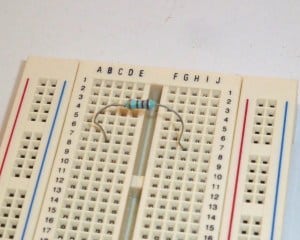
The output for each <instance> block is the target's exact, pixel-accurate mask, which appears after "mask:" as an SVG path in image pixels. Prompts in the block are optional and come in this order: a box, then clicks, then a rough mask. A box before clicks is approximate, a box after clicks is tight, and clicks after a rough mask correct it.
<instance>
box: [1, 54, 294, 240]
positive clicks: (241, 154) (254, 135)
mask: <svg viewBox="0 0 300 240" xmlns="http://www.w3.org/2000/svg"><path fill="white" fill-rule="evenodd" d="M296 90H297V82H296V81H292V80H284V81H283V80H280V79H272V78H259V77H243V76H238V75H223V74H212V73H203V72H200V73H199V72H191V71H179V70H174V69H160V68H144V67H138V66H130V65H122V64H116V65H115V64H107V63H99V62H88V61H71V60H60V59H47V58H38V57H31V58H29V59H28V60H27V62H26V65H25V69H24V72H23V75H22V77H21V79H20V83H19V87H18V90H17V92H16V94H15V101H14V104H13V106H12V109H11V113H10V117H9V118H8V122H7V125H6V127H5V131H4V134H3V139H2V142H1V149H0V186H1V187H0V239H22V240H23V239H38V240H47V239H48V240H50V239H68V240H88V239H91V240H98V239H103V240H110V239H115V240H116V239H152V240H171V239H176V240H193V239H195V240H196V239H197V240H198V239H199V240H217V239H220V240H234V239H238V240H266V239H270V240H275V239H278V240H279V239H281V234H282V223H283V217H284V204H285V194H286V189H287V176H288V167H289V160H290V152H291V147H292V142H293V135H294V133H293V132H294V124H295V116H296V114H295V113H296V97H297V96H296ZM129 99H141V100H142V99H153V100H155V101H156V102H158V103H160V104H164V105H166V106H168V107H169V108H171V109H174V110H175V111H177V112H178V114H179V115H180V116H181V117H182V119H183V121H184V133H183V136H182V139H181V143H182V146H183V147H180V146H179V145H178V142H177V138H178V132H179V130H180V128H181V125H180V122H179V121H178V118H177V117H176V115H175V114H173V113H172V112H170V111H167V109H165V108H158V109H155V110H151V111H149V110H143V109H139V110H131V109H126V108H123V107H112V108H109V109H107V110H106V111H105V112H104V113H102V114H100V115H99V118H97V121H98V122H99V124H101V125H102V126H103V128H104V129H105V131H106V133H107V135H108V138H109V141H108V142H106V141H105V139H104V135H103V133H102V132H101V131H99V130H98V129H97V128H96V127H95V126H94V124H93V117H94V116H95V114H96V112H97V111H98V110H99V109H101V108H102V107H104V106H107V105H109V104H112V103H120V104H123V103H125V102H126V101H127V100H129Z"/></svg>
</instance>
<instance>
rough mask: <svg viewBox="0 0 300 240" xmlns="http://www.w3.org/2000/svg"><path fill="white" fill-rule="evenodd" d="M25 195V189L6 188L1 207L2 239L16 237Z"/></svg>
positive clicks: (0, 233)
mask: <svg viewBox="0 0 300 240" xmlns="http://www.w3.org/2000/svg"><path fill="white" fill-rule="evenodd" d="M25 195H26V191H25V190H16V189H7V190H6V194H5V197H4V199H3V202H2V204H1V208H0V239H14V237H15V233H16V229H17V226H18V222H19V219H20V215H21V211H22V208H23V204H24V199H25Z"/></svg>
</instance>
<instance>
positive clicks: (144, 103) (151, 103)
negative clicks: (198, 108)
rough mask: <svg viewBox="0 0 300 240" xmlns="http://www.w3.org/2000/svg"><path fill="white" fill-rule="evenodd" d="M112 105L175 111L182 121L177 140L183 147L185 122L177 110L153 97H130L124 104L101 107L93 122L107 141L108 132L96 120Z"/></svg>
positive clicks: (132, 108)
mask: <svg viewBox="0 0 300 240" xmlns="http://www.w3.org/2000/svg"><path fill="white" fill-rule="evenodd" d="M110 107H124V108H127V109H131V110H134V109H146V110H153V109H155V108H157V107H163V108H165V109H167V110H168V111H170V112H173V113H175V115H176V116H177V117H178V119H179V121H180V122H181V131H180V133H179V136H178V138H177V142H178V145H179V146H180V147H181V148H182V149H183V146H182V144H181V142H180V141H181V138H182V134H183V131H184V122H183V120H182V117H181V116H180V115H179V113H178V112H176V111H175V110H173V109H171V108H169V107H168V106H166V105H163V104H160V103H157V102H156V101H155V100H153V99H147V100H139V99H130V100H128V101H127V102H125V103H124V104H116V103H113V104H109V105H107V106H105V107H103V108H102V109H100V110H99V111H98V112H97V113H96V114H95V116H94V119H93V123H94V124H95V126H96V127H98V129H100V130H101V132H103V135H104V139H105V141H106V142H108V137H107V135H106V132H105V130H104V128H103V127H102V126H101V125H100V124H99V123H98V122H97V121H96V120H97V117H98V116H99V115H100V114H101V113H103V112H104V111H105V110H106V109H107V108H110Z"/></svg>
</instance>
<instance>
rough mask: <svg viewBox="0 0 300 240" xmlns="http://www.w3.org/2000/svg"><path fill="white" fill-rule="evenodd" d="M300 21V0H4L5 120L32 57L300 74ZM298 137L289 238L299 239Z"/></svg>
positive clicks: (0, 19)
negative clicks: (23, 68)
mask: <svg viewBox="0 0 300 240" xmlns="http://www.w3.org/2000/svg"><path fill="white" fill-rule="evenodd" d="M299 26H300V1H299V0H286V1H279V0H264V1H261V0H252V1H250V0H249V1H244V0H237V1H233V0H223V1H222V0H220V1H216V0H204V1H201V0H193V1H192V0H182V1H179V0H172V1H171V0H168V1H154V0H135V1H96V0H93V1H92V0H90V1H79V0H67V1H59V0H52V1H50V0H48V1H38V0H36V1H33V0H27V1H16V0H10V1H8V0H6V1H5V0H0V33H1V34H0V126H2V123H3V120H4V116H5V114H6V111H7V106H8V104H9V101H10V96H11V94H12V91H13V86H14V84H15V82H16V79H17V74H18V71H19V68H20V66H21V63H22V61H23V60H25V59H26V58H27V56H29V55H38V56H54V57H62V58H75V59H95V60H101V61H110V62H121V63H133V64H140V65H152V66H161V67H176V68H182V69H194V70H199V71H213V72H224V73H238V74H243V75H259V76H276V77H284V78H293V79H298V80H300V29H299ZM299 102H300V101H299V100H298V103H299ZM298 109H300V107H298ZM298 122H299V121H298ZM296 136H297V137H296V142H295V146H296V148H295V150H294V157H293V159H292V163H291V172H290V179H289V189H288V199H287V210H286V217H285V225H284V236H283V239H284V240H292V239H293V240H294V239H299V235H298V234H297V233H298V232H299V229H300V174H299V173H300V161H299V159H297V156H300V150H298V149H299V147H300V129H299V124H298V128H297V135H296ZM297 148H298V149H297Z"/></svg>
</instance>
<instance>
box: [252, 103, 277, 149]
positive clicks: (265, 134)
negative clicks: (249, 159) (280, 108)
mask: <svg viewBox="0 0 300 240" xmlns="http://www.w3.org/2000/svg"><path fill="white" fill-rule="evenodd" d="M276 105H277V101H276V100H270V99H258V100H257V101H256V108H255V117H254V126H253V131H252V132H253V134H252V143H254V144H264V145H271V144H272V140H273V131H274V122H275V115H276Z"/></svg>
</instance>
